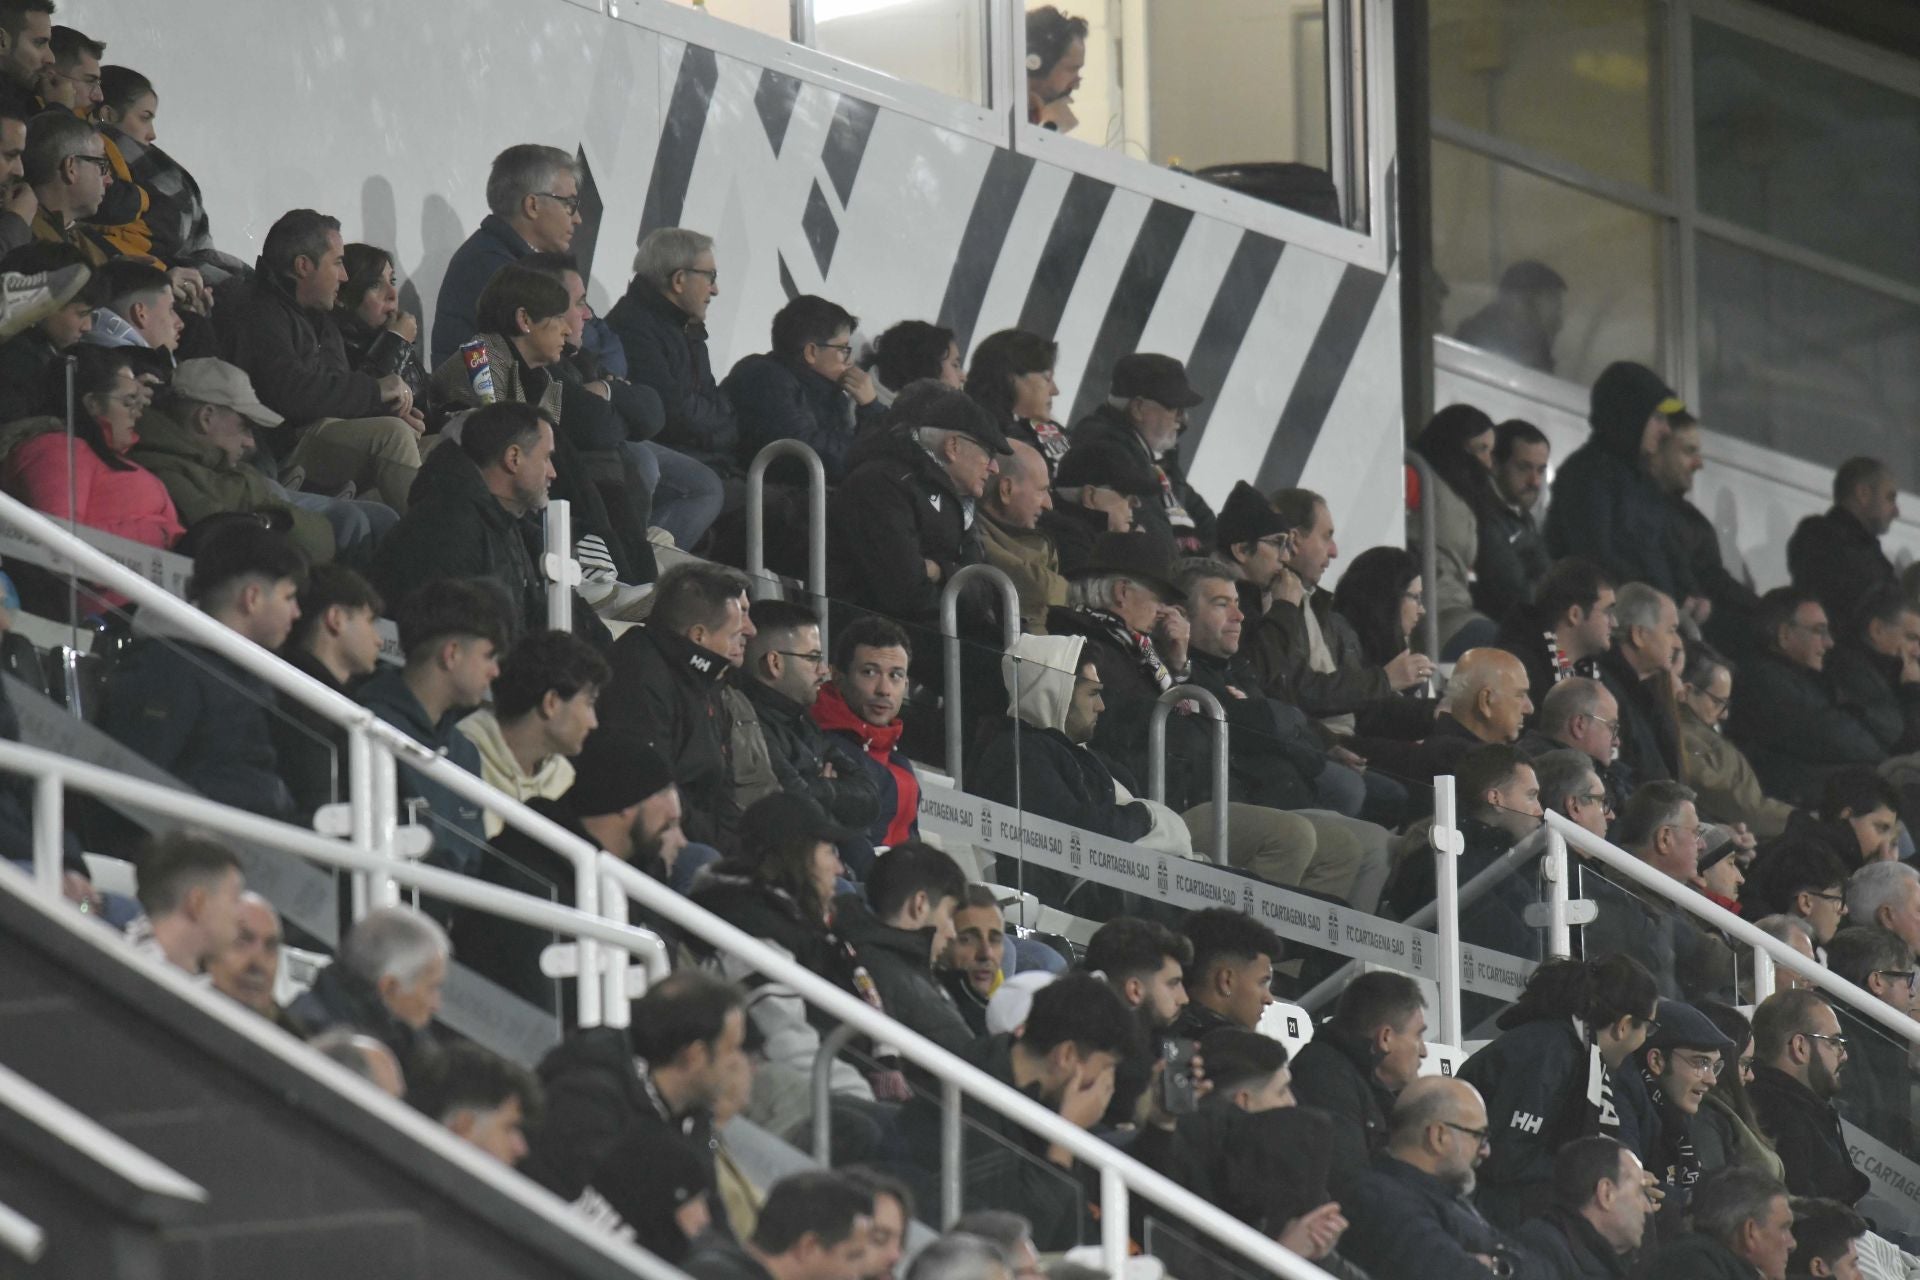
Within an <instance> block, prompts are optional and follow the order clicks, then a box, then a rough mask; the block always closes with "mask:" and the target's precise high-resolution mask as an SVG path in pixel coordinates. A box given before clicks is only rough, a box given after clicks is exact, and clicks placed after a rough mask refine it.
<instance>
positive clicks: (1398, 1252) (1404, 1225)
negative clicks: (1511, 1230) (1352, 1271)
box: [1342, 1076, 1524, 1280]
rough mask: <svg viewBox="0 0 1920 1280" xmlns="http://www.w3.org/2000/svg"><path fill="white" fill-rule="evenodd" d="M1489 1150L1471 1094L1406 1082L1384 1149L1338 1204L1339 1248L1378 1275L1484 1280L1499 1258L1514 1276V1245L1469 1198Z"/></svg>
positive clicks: (1436, 1079) (1439, 1080)
mask: <svg viewBox="0 0 1920 1280" xmlns="http://www.w3.org/2000/svg"><path fill="white" fill-rule="evenodd" d="M1486 1152H1487V1108H1486V1105H1485V1104H1484V1103H1482V1102H1481V1101H1480V1094H1479V1091H1478V1090H1476V1089H1475V1088H1474V1087H1473V1086H1472V1085H1470V1084H1467V1083H1466V1082H1464V1081H1461V1080H1451V1079H1448V1078H1446V1077H1444V1076H1427V1077H1424V1078H1422V1079H1419V1080H1416V1081H1414V1082H1413V1083H1412V1084H1410V1085H1408V1086H1407V1088H1406V1090H1405V1091H1404V1092H1402V1093H1401V1095H1400V1100H1399V1101H1398V1102H1397V1103H1395V1104H1394V1108H1393V1128H1392V1130H1391V1133H1390V1136H1389V1137H1388V1139H1387V1149H1386V1150H1385V1151H1384V1152H1382V1153H1381V1154H1380V1155H1379V1156H1378V1157H1376V1158H1375V1160H1374V1162H1373V1168H1372V1169H1370V1170H1368V1171H1367V1172H1366V1173H1365V1174H1363V1175H1361V1177H1360V1178H1359V1179H1358V1181H1357V1182H1356V1183H1355V1185H1354V1187H1353V1190H1352V1193H1351V1194H1350V1195H1348V1196H1347V1198H1346V1200H1345V1201H1344V1202H1343V1208H1344V1209H1345V1211H1346V1214H1347V1217H1348V1218H1349V1219H1350V1220H1351V1222H1352V1224H1353V1229H1352V1230H1351V1231H1349V1232H1348V1233H1347V1235H1346V1241H1345V1245H1344V1247H1343V1249H1342V1252H1343V1253H1344V1254H1345V1255H1346V1256H1347V1258H1348V1259H1349V1260H1351V1261H1352V1262H1354V1263H1355V1264H1356V1265H1358V1266H1361V1267H1364V1268H1365V1269H1366V1270H1367V1272H1368V1273H1369V1274H1372V1275H1376V1276H1402V1275H1405V1276H1412V1275H1418V1276H1423V1277H1426V1278H1427V1280H1486V1276H1487V1275H1488V1273H1489V1272H1491V1271H1493V1270H1495V1268H1496V1265H1497V1263H1496V1260H1498V1259H1505V1260H1506V1261H1507V1262H1508V1267H1507V1274H1513V1272H1514V1269H1513V1267H1512V1260H1513V1259H1514V1257H1515V1253H1514V1250H1513V1246H1512V1245H1511V1244H1509V1243H1508V1242H1507V1240H1506V1239H1505V1238H1504V1237H1503V1236H1502V1235H1501V1234H1500V1233H1499V1232H1498V1231H1497V1230H1495V1229H1494V1228H1493V1226H1492V1225H1491V1224H1490V1223H1488V1222H1487V1220H1486V1219H1485V1218H1483V1217H1481V1216H1480V1214H1479V1211H1478V1210H1476V1209H1474V1207H1473V1205H1472V1203H1471V1202H1470V1200H1469V1199H1468V1197H1469V1196H1470V1195H1471V1194H1472V1192H1473V1181H1474V1178H1473V1171H1474V1170H1475V1169H1476V1168H1477V1167H1478V1166H1479V1164H1480V1161H1481V1158H1482V1157H1484V1156H1485V1155H1486ZM1523 1274H1524V1273H1523Z"/></svg>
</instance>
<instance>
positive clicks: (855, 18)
mask: <svg viewBox="0 0 1920 1280" xmlns="http://www.w3.org/2000/svg"><path fill="white" fill-rule="evenodd" d="M985 17H986V15H985V8H984V0H814V4H813V28H814V40H813V43H814V47H815V48H817V49H819V50H820V51H821V52H822V53H830V54H832V55H833V56H834V57H836V58H845V59H846V60H847V61H849V62H857V63H859V64H860V65H861V66H864V67H872V68H873V69H874V70H875V71H884V72H885V73H886V74H888V75H890V76H893V77H894V78H896V79H899V80H905V81H908V82H910V83H912V84H917V85H924V86H925V87H926V88H929V89H933V90H936V91H938V92H940V93H944V94H947V95H949V96H951V97H955V98H964V99H966V100H967V101H968V102H973V103H977V104H979V105H980V106H986V105H988V103H987V72H986V62H987V55H986V49H985V40H984V25H985Z"/></svg>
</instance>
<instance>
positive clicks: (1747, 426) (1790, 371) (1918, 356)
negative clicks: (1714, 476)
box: [1698, 235, 1920, 486]
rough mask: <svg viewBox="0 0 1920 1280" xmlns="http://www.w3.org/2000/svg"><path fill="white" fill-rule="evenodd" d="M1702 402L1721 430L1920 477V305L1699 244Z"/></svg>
mask: <svg viewBox="0 0 1920 1280" xmlns="http://www.w3.org/2000/svg"><path fill="white" fill-rule="evenodd" d="M1698 257H1699V263H1700V273H1699V274H1700V354H1699V360H1700V402H1701V414H1702V417H1703V418H1704V419H1705V421H1706V422H1707V425H1708V426H1710V427H1711V428H1713V429H1714V430H1716V431H1723V432H1726V433H1727V434H1729V435H1734V436H1739V437H1741V438H1742V439H1746V440H1751V441H1753V442H1754V443H1755V444H1760V445H1764V446H1766V447H1767V448H1770V449H1779V450H1782V451H1783V452H1786V453H1789V454H1792V455H1794V456H1796V457H1800V458H1805V459H1807V460H1808V461H1810V462H1816V463H1819V464H1821V465H1823V466H1838V465H1839V464H1840V463H1842V462H1844V461H1845V460H1846V459H1848V458H1850V457H1853V456H1854V455H1856V454H1872V455H1873V456H1875V457H1879V458H1885V459H1886V460H1887V462H1888V463H1889V465H1891V466H1892V468H1893V470H1894V473H1895V475H1897V476H1898V477H1899V478H1900V480H1901V481H1902V483H1903V486H1904V485H1906V484H1908V483H1910V482H1912V481H1914V480H1915V479H1916V478H1920V465H1916V464H1920V439H1917V438H1916V437H1915V436H1914V434H1913V432H1912V427H1911V424H1912V423H1913V422H1914V421H1915V420H1916V418H1920V307H1915V306H1914V305H1912V304H1911V303H1907V302H1902V301H1899V300H1897V299H1894V298H1889V297H1887V296H1886V295H1884V294H1880V293H1875V292H1874V291H1872V290H1870V289H1864V288H1861V287H1860V286H1858V285H1854V284H1849V283H1847V282H1845V281H1842V280H1835V279H1834V278H1832V277H1831V276H1825V275H1821V274H1820V273H1818V272H1815V271H1809V270H1806V269H1805V268H1802V267H1796V266H1792V265H1789V264H1787V263H1784V262H1780V261H1777V260H1775V259H1772V258H1768V257H1766V256H1764V255H1762V254H1758V253H1755V252H1753V251H1751V250H1749V249H1743V248H1739V247H1737V246H1735V245H1731V244H1728V243H1726V242H1725V241H1721V240H1715V239H1713V238H1712V237H1710V236H1704V235H1703V236H1701V237H1700V238H1699V254H1698Z"/></svg>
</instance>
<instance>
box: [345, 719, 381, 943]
mask: <svg viewBox="0 0 1920 1280" xmlns="http://www.w3.org/2000/svg"><path fill="white" fill-rule="evenodd" d="M373 791H374V776H373V741H372V739H371V738H369V737H368V736H367V731H366V729H364V728H362V727H360V726H358V725H356V726H354V727H353V728H351V729H349V730H347V813H348V820H349V822H351V824H352V833H353V834H352V840H353V845H354V847H355V848H356V849H371V848H373V841H374V810H375V808H376V806H375V804H374V802H373ZM348 884H349V886H350V889H349V892H350V893H351V894H352V897H353V903H352V911H353V916H352V918H353V922H354V923H355V924H358V923H360V921H361V920H362V919H364V918H365V917H366V914H367V905H368V904H367V899H368V896H369V887H368V884H367V873H366V872H364V871H355V872H352V873H350V874H349V877H348Z"/></svg>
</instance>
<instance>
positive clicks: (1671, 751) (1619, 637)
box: [1597, 582, 1684, 784]
mask: <svg viewBox="0 0 1920 1280" xmlns="http://www.w3.org/2000/svg"><path fill="white" fill-rule="evenodd" d="M1683 644H1684V641H1683V640H1682V639H1681V637H1680V611H1679V609H1677V608H1676V607H1675V606H1674V603H1673V597H1671V596H1669V595H1666V594H1665V593H1664V592H1660V591H1656V590H1654V589H1653V588H1652V587H1649V586H1648V585H1647V584H1646V583H1644V582H1629V583H1627V584H1626V585H1625V586H1623V587H1621V588H1620V592H1619V595H1618V597H1617V598H1616V599H1615V600H1614V604H1613V647H1612V648H1610V649H1608V650H1607V651H1606V652H1605V653H1603V654H1601V655H1600V657H1599V658H1598V660H1597V666H1598V667H1599V671H1600V682H1601V683H1602V684H1604V685H1606V686H1607V691H1608V692H1609V693H1611V694H1612V695H1613V697H1614V700H1615V701H1616V702H1617V703H1618V704H1619V707H1620V715H1619V719H1620V728H1619V739H1620V762H1621V763H1622V764H1623V765H1625V766H1626V768H1627V769H1628V771H1629V774H1630V776H1631V778H1632V780H1633V782H1634V783H1636V784H1638V783H1642V782H1652V781H1655V780H1657V779H1661V778H1677V777H1679V776H1680V728H1679V725H1678V724H1677V723H1676V722H1675V720H1674V718H1673V712H1672V711H1670V710H1669V709H1668V704H1669V701H1670V700H1669V699H1668V697H1667V692H1666V689H1665V688H1664V687H1663V686H1662V683H1661V682H1663V681H1666V682H1671V681H1674V680H1676V679H1677V678H1678V674H1679V673H1678V671H1677V670H1676V667H1677V665H1678V663H1679V660H1680V655H1681V651H1682V646H1683Z"/></svg>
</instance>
